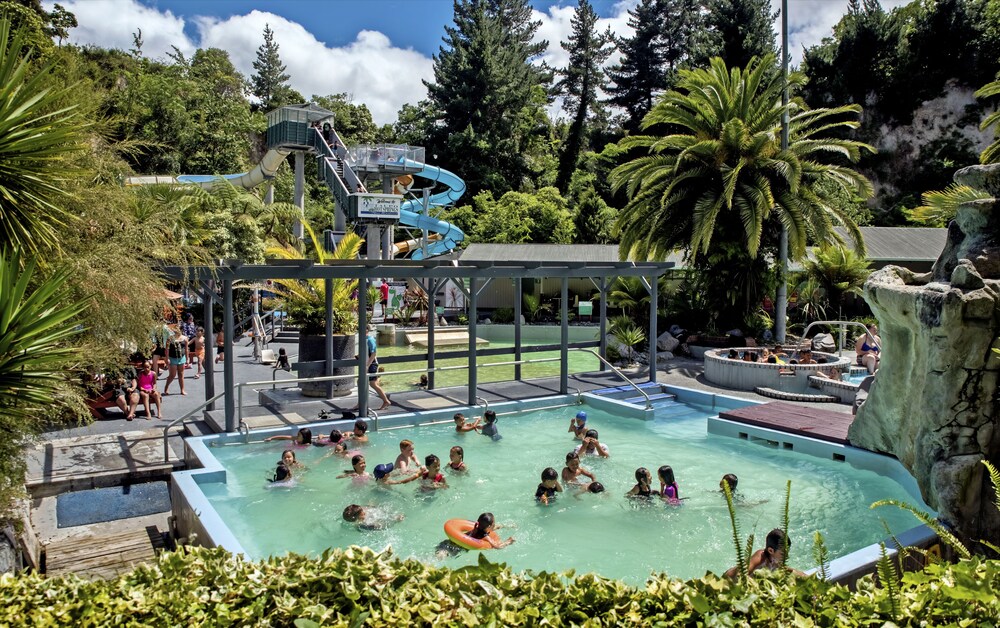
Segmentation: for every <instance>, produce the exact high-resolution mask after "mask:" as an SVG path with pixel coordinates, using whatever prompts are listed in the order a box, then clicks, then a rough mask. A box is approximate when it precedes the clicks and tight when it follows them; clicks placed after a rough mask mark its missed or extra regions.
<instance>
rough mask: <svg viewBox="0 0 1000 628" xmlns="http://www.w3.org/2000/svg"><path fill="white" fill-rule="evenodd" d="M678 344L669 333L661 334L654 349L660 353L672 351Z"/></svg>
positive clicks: (678, 341)
mask: <svg viewBox="0 0 1000 628" xmlns="http://www.w3.org/2000/svg"><path fill="white" fill-rule="evenodd" d="M679 344H681V341H680V340H677V339H676V338H674V336H673V334H671V333H670V332H669V331H665V332H663V333H662V334H660V337H659V338H657V339H656V348H657V349H659V350H660V351H673V350H674V349H676V348H677V346H678V345H679Z"/></svg>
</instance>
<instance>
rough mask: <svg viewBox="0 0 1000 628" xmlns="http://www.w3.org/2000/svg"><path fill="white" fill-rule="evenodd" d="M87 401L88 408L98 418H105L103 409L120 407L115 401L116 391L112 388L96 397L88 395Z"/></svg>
mask: <svg viewBox="0 0 1000 628" xmlns="http://www.w3.org/2000/svg"><path fill="white" fill-rule="evenodd" d="M86 403H87V408H88V409H89V410H90V414H92V415H93V416H94V418H95V419H98V420H100V419H103V418H104V414H103V413H102V412H101V410H104V409H106V408H117V407H118V404H117V403H115V391H114V390H113V389H110V388H109V389H108V390H105V391H103V392H102V393H101V394H99V395H98V396H96V397H88V398H87V401H86Z"/></svg>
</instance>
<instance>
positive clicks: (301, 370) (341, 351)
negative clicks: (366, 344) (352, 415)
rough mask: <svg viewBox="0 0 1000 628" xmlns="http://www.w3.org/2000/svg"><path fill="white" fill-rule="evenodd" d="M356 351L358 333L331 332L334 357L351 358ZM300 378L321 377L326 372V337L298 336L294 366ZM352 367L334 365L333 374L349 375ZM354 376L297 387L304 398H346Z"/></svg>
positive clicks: (301, 384)
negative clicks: (332, 334)
mask: <svg viewBox="0 0 1000 628" xmlns="http://www.w3.org/2000/svg"><path fill="white" fill-rule="evenodd" d="M357 353H358V350H357V336H355V335H353V334H352V335H350V336H344V335H334V336H333V359H334V360H351V359H354V356H356V355H357ZM295 370H296V371H297V372H298V374H299V377H320V376H322V375H324V374H325V371H326V336H322V335H316V336H306V335H300V336H299V361H298V363H297V364H296V365H295ZM354 372H355V369H353V368H350V367H345V368H335V369H333V373H332V374H333V375H352V374H354ZM354 386H355V381H354V379H348V378H344V379H338V380H335V381H332V382H315V383H312V382H302V383H300V384H299V388H300V389H301V390H302V394H303V395H304V396H306V397H322V398H324V399H329V398H331V397H345V396H347V395H350V394H351V393H352V392H353V391H354Z"/></svg>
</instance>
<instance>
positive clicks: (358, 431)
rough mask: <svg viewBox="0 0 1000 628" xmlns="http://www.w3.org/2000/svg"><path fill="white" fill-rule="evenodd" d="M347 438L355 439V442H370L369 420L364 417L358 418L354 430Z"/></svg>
mask: <svg viewBox="0 0 1000 628" xmlns="http://www.w3.org/2000/svg"><path fill="white" fill-rule="evenodd" d="M346 438H349V439H350V440H353V441H354V442H355V443H367V442H368V422H367V421H365V420H364V419H358V420H357V421H355V422H354V431H353V432H351V433H350V434H348V435H347V437H346Z"/></svg>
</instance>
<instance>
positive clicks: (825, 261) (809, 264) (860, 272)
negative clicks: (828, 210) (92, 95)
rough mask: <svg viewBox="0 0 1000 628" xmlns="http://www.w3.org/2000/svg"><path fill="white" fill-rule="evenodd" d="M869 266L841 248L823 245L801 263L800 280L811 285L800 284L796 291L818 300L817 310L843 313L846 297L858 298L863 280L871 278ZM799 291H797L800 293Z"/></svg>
mask: <svg viewBox="0 0 1000 628" xmlns="http://www.w3.org/2000/svg"><path fill="white" fill-rule="evenodd" d="M870 265H871V264H870V262H868V260H867V259H865V258H864V257H861V256H860V255H858V254H857V253H855V252H854V251H853V250H852V249H850V248H848V247H846V246H842V245H836V244H834V245H826V246H821V247H819V248H816V249H813V255H812V256H811V257H807V258H806V259H804V260H803V261H802V273H801V277H802V278H803V279H804V280H809V281H811V283H808V284H807V283H800V284H799V286H798V287H796V291H798V292H799V294H800V295H803V294H805V295H807V296H808V299H809V300H812V299H813V298H816V299H818V300H819V302H818V303H815V305H816V306H817V307H818V308H821V309H824V310H825V309H826V308H827V307H831V308H835V309H836V312H838V313H839V312H840V311H842V309H843V306H844V301H845V298H846V297H847V295H858V296H860V295H861V289H862V288H863V287H864V285H865V280H867V279H868V275H870V274H871V270H870V269H869V266H870ZM800 288H801V290H800Z"/></svg>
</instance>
